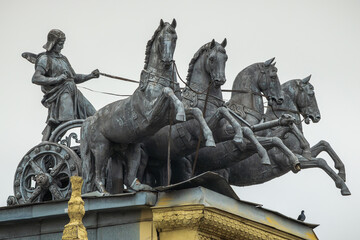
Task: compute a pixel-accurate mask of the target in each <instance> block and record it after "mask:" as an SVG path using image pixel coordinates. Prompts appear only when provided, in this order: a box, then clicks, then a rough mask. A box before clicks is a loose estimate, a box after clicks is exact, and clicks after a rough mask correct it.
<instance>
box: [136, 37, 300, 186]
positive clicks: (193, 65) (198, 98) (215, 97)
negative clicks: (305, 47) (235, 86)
mask: <svg viewBox="0 0 360 240" xmlns="http://www.w3.org/2000/svg"><path fill="white" fill-rule="evenodd" d="M207 45H209V44H207ZM223 45H224V44H223V43H222V44H218V50H217V49H212V48H210V49H212V51H213V52H214V53H216V54H217V55H221V54H222V52H223V51H224V50H223V49H221V46H223ZM210 46H211V45H210ZM204 47H206V45H204V46H203V47H202V48H200V50H199V51H198V52H197V53H196V54H195V55H194V58H193V59H192V60H191V61H190V64H189V70H188V76H187V86H186V87H185V89H184V91H183V103H184V104H185V105H191V106H197V107H199V108H200V109H203V110H204V109H205V119H208V125H209V127H210V128H211V129H213V128H215V131H213V133H214V137H215V139H216V140H217V142H221V141H224V140H228V139H232V140H230V141H229V142H230V143H229V144H232V145H233V147H234V148H240V149H243V148H244V147H245V146H244V144H243V143H242V144H239V142H237V141H236V137H237V135H238V133H237V132H236V131H233V133H232V135H231V137H229V136H230V135H226V134H224V133H222V132H221V131H222V130H223V129H222V128H221V125H222V124H223V122H225V123H226V124H228V122H229V123H230V124H229V125H230V127H231V129H232V130H233V126H234V119H233V118H232V114H231V112H230V111H231V110H229V109H228V108H225V107H224V101H223V99H222V92H221V89H220V87H216V86H214V87H211V86H210V88H209V84H211V82H213V80H212V79H211V78H213V77H212V75H213V74H211V73H209V72H208V69H209V68H210V67H209V66H207V65H210V64H211V63H212V61H214V62H215V61H216V59H223V58H219V57H216V58H213V57H212V56H211V54H208V53H207V51H204V50H203V49H204ZM216 50H217V51H216ZM202 52H204V53H205V54H199V53H202ZM210 53H211V52H210ZM212 58H213V59H212ZM226 59H227V56H226ZM272 60H273V59H272ZM272 60H270V61H266V62H264V63H257V64H254V65H252V66H250V67H249V68H248V69H247V70H249V71H244V72H247V73H250V72H251V73H252V74H253V76H254V77H253V78H252V79H255V80H257V81H258V82H260V83H261V84H260V83H259V85H261V86H262V87H263V89H265V90H266V91H267V92H266V93H269V96H271V97H269V98H271V99H273V100H275V101H279V99H280V101H281V95H280V93H281V91H280V83H279V80H278V78H277V76H274V75H273V74H272V73H273V68H274V66H272V65H271V62H272ZM218 61H219V60H218ZM204 63H206V64H204ZM210 66H211V65H210ZM220 66H221V65H220ZM254 66H256V67H254ZM250 69H251V70H250ZM261 72H263V73H262V74H260V73H261ZM222 74H223V77H224V80H225V74H224V71H222ZM239 78H240V77H239ZM204 79H209V83H206V81H205V83H204ZM249 79H250V78H249ZM255 80H254V82H255ZM272 80H273V81H272ZM276 80H277V83H278V84H276ZM256 84H258V83H256ZM276 87H277V89H275V90H273V88H276ZM254 90H255V91H258V90H257V89H255V87H254ZM265 90H264V91H265ZM207 91H209V93H210V94H205V92H207ZM259 93H260V92H259ZM206 99H207V100H206ZM220 110H221V112H224V113H225V115H224V116H226V115H229V116H228V117H225V119H226V120H227V121H228V122H226V121H225V119H222V120H221V122H219V119H218V118H217V116H218V113H219V111H220ZM214 119H216V121H213V120H214ZM235 123H236V121H235ZM277 123H278V122H276V124H277ZM174 128H175V129H174V131H172V134H171V142H170V143H171V146H172V148H171V152H170V153H171V159H172V164H171V167H172V173H173V174H172V181H173V182H177V181H181V180H184V179H186V178H188V177H190V176H191V166H190V164H189V163H188V161H187V160H186V158H185V159H183V160H181V159H182V157H184V156H186V155H187V154H190V153H193V152H195V150H196V145H197V141H198V137H197V136H198V133H197V132H196V129H197V128H196V126H194V125H191V123H190V122H188V123H179V124H176V125H175V126H174ZM165 129H166V130H165ZM167 129H168V128H164V129H162V130H160V131H159V132H158V133H156V134H155V135H154V136H153V137H151V138H149V139H148V140H147V141H146V142H145V144H144V149H145V152H146V154H147V155H148V158H149V161H148V165H149V166H148V167H147V171H146V173H147V174H145V178H147V179H146V182H147V183H149V184H150V185H152V186H155V185H164V184H165V182H166V179H167V178H168V176H167V175H166V174H164V172H165V171H164V168H165V167H166V161H165V159H166V156H167V152H166V151H165V150H166V148H164V146H166V145H167V141H168V140H167V136H168V134H167V133H168V130H167ZM241 129H242V132H243V135H244V137H245V138H246V139H248V140H250V142H249V141H247V144H246V147H247V148H250V146H251V149H252V150H254V152H257V153H259V155H260V156H261V163H262V164H268V162H269V163H270V160H268V156H267V152H266V150H265V149H264V148H263V147H262V146H261V144H260V143H259V142H258V140H257V138H256V137H255V136H254V134H253V132H252V130H251V129H250V128H249V127H246V126H245V127H241ZM225 130H226V129H225ZM194 133H196V134H195V135H193V134H194ZM225 135H226V136H225ZM192 136H194V137H192ZM224 136H225V138H224ZM234 140H235V141H234ZM218 145H219V144H217V145H216V146H217V147H218ZM284 147H285V146H284ZM162 149H164V150H162ZM208 150H209V151H212V152H216V151H217V150H216V149H211V148H205V149H201V150H200V151H201V152H206V151H208ZM254 152H253V153H254ZM288 153H289V155H291V157H292V153H291V152H290V151H288ZM293 157H295V156H293ZM295 159H296V158H295ZM267 161H268V162H267ZM212 163H213V162H211V161H209V162H206V163H205V162H204V165H209V164H210V165H211V164H212ZM230 164H234V163H233V162H231V163H230ZM222 166H225V165H222ZM179 169H180V170H179ZM189 169H190V170H189ZM149 172H150V173H151V174H149ZM139 175H140V176H142V174H141V173H140V174H139ZM154 176H155V177H154ZM154 179H155V180H154ZM158 179H160V180H158ZM157 181H158V182H157Z"/></svg>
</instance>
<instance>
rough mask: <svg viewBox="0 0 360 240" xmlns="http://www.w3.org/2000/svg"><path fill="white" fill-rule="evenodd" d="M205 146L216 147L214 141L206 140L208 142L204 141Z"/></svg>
mask: <svg viewBox="0 0 360 240" xmlns="http://www.w3.org/2000/svg"><path fill="white" fill-rule="evenodd" d="M205 146H206V147H216V144H215V141H214V139H208V140H206V142H205Z"/></svg>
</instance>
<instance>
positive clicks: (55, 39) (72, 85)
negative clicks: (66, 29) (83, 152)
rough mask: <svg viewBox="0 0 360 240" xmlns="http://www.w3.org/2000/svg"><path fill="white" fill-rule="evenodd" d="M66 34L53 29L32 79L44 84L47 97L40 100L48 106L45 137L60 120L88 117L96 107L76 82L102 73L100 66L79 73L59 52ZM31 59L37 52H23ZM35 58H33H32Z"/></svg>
mask: <svg viewBox="0 0 360 240" xmlns="http://www.w3.org/2000/svg"><path fill="white" fill-rule="evenodd" d="M65 39H66V38H65V34H64V33H63V32H62V31H60V30H58V29H53V30H51V31H50V32H49V34H48V36H47V43H46V44H45V45H44V46H43V48H45V49H46V52H44V53H40V54H39V55H37V56H36V60H35V73H34V75H33V77H32V82H33V83H34V84H37V85H41V90H42V92H43V93H44V97H43V99H42V101H41V103H42V104H43V105H44V106H45V107H46V108H48V109H49V112H48V117H47V120H46V123H47V126H46V127H45V129H44V131H43V133H42V134H43V138H42V140H43V141H46V140H48V139H49V137H50V136H51V133H52V131H53V130H54V129H55V128H56V127H57V126H59V125H60V124H61V123H64V122H67V121H71V120H75V119H85V118H87V117H89V116H92V115H94V113H95V111H96V110H95V108H94V107H93V105H92V104H91V103H90V102H89V101H88V100H87V99H86V98H85V97H84V95H83V94H82V93H81V92H80V91H79V90H78V89H77V87H76V84H79V83H83V82H85V81H88V80H90V79H93V78H98V77H99V70H97V69H96V70H94V71H92V72H91V73H90V74H88V75H85V74H76V73H75V71H74V70H73V68H72V67H71V65H70V63H69V61H68V60H67V58H66V57H65V56H64V55H62V54H61V53H60V52H61V50H62V49H63V47H64V43H65ZM23 57H25V58H27V59H28V60H29V61H31V58H33V59H32V60H34V56H31V54H30V55H29V54H28V53H24V54H23ZM31 62H32V61H31Z"/></svg>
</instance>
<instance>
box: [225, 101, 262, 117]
mask: <svg viewBox="0 0 360 240" xmlns="http://www.w3.org/2000/svg"><path fill="white" fill-rule="evenodd" d="M225 106H227V107H228V108H229V109H231V110H233V111H234V112H235V113H237V114H238V115H239V116H240V117H242V118H245V117H246V115H247V114H249V115H251V116H253V117H255V118H256V119H257V120H259V121H261V120H262V119H264V117H265V115H264V114H263V113H260V112H258V111H255V110H253V109H251V108H248V107H246V106H244V105H242V104H237V103H230V102H227V103H225Z"/></svg>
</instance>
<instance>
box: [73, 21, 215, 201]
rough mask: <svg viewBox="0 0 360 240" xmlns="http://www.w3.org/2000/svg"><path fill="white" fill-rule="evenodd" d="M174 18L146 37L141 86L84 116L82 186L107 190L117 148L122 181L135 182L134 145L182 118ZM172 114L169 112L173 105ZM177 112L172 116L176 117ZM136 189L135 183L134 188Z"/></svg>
mask: <svg viewBox="0 0 360 240" xmlns="http://www.w3.org/2000/svg"><path fill="white" fill-rule="evenodd" d="M175 28H176V21H175V19H174V20H173V21H172V23H171V24H169V23H164V21H163V20H161V21H160V25H159V27H158V28H157V30H156V31H155V33H154V35H153V37H152V38H151V39H150V40H149V41H148V43H147V46H146V52H145V56H146V57H145V65H144V69H143V71H142V72H141V76H140V84H139V87H138V88H137V89H136V90H135V91H134V93H133V94H132V95H131V96H130V97H128V98H126V99H123V100H119V101H116V102H113V103H110V104H108V105H106V106H105V107H103V108H101V109H100V110H98V111H97V112H96V113H95V114H94V115H93V116H91V117H89V118H87V119H86V120H85V121H84V123H83V125H82V128H81V142H80V152H81V156H82V160H83V164H82V175H83V178H84V182H85V183H84V192H89V191H93V190H95V189H97V190H98V191H100V192H101V193H105V194H108V192H107V191H106V187H105V179H106V166H107V163H108V160H109V159H110V158H111V157H112V156H114V155H115V153H116V152H119V151H120V152H121V153H123V154H124V155H126V157H127V159H128V162H127V166H128V171H129V173H130V174H128V176H129V177H128V178H126V179H125V184H126V185H127V186H128V187H130V188H134V187H133V186H135V187H138V188H141V187H144V186H142V185H139V184H137V185H134V184H135V183H136V181H135V180H136V179H134V178H133V179H131V177H132V176H133V175H134V174H131V173H134V172H135V173H136V172H137V171H138V168H139V165H140V162H139V161H138V160H137V158H136V151H135V150H136V149H137V148H136V145H137V144H138V143H139V142H140V141H142V140H143V139H144V138H146V137H148V136H151V135H152V134H154V133H155V132H157V131H158V130H160V129H161V128H162V127H164V126H166V125H168V124H169V121H185V120H186V110H185V108H184V106H183V104H182V102H181V101H180V100H179V97H180V88H179V84H178V83H177V80H176V77H175V74H174V73H175V72H174V60H173V54H174V51H175V46H176V40H177V34H176V31H175ZM172 108H174V110H175V112H176V114H175V117H173V114H171V112H172V111H171V110H172ZM174 118H175V119H174ZM203 124H205V125H206V122H205V120H202V121H200V125H202V127H203V129H204V131H203V132H204V138H205V139H209V142H210V144H211V143H212V142H213V141H214V140H213V138H212V134H211V131H210V130H209V128H208V126H204V125H203ZM135 190H136V189H135Z"/></svg>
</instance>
